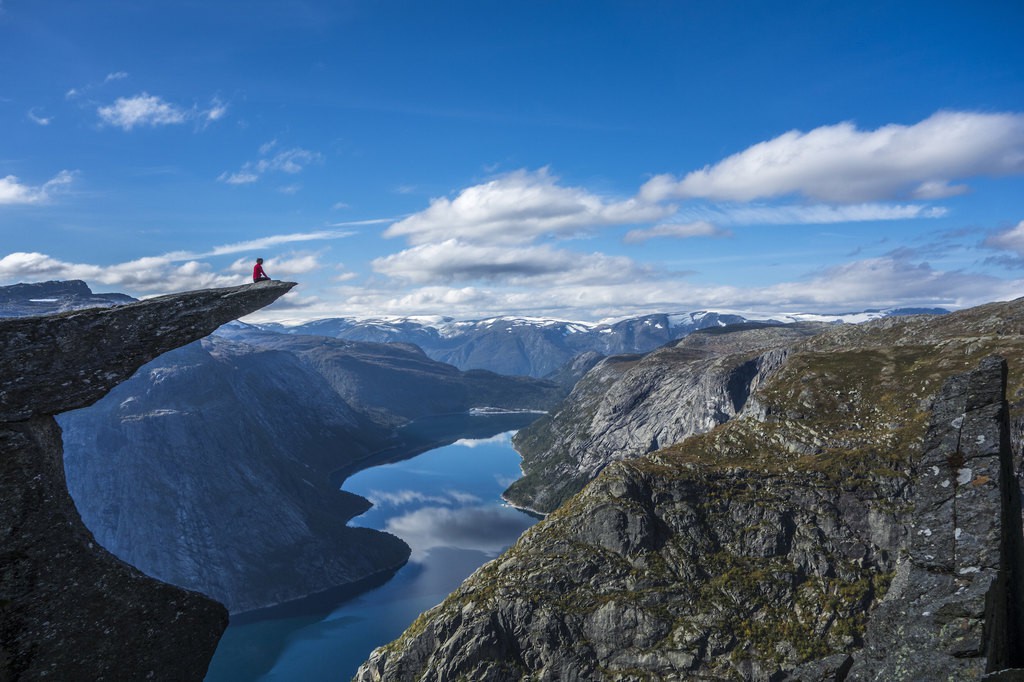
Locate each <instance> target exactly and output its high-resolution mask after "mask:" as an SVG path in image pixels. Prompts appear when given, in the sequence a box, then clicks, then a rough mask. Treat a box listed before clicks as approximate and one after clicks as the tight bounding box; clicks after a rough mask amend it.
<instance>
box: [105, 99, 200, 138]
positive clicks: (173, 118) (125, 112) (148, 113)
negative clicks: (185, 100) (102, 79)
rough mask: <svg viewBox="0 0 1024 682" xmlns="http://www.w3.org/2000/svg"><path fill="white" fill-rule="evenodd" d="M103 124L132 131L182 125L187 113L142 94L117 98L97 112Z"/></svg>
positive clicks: (161, 100) (168, 103)
mask: <svg viewBox="0 0 1024 682" xmlns="http://www.w3.org/2000/svg"><path fill="white" fill-rule="evenodd" d="M97 113H99V115H100V118H101V119H102V120H103V122H104V123H106V124H108V125H112V126H116V127H118V128H121V129H122V130H132V129H133V128H135V127H137V126H149V127H153V128H155V127H156V126H162V125H175V124H179V123H184V122H185V121H186V120H187V119H188V112H187V111H185V110H184V109H181V108H180V107H177V106H175V105H174V104H171V103H170V102H166V101H164V100H163V99H161V98H160V97H157V96H156V95H150V94H149V93H146V92H143V93H141V94H138V95H135V96H134V97H119V98H117V100H115V101H114V103H113V104H111V105H109V106H105V107H100V108H99V109H98V110H97Z"/></svg>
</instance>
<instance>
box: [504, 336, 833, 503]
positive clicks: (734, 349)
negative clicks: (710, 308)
mask: <svg viewBox="0 0 1024 682" xmlns="http://www.w3.org/2000/svg"><path fill="white" fill-rule="evenodd" d="M823 329H824V328H823V327H822V326H819V325H809V324H793V325H786V326H781V325H773V326H768V325H756V324H752V325H737V326H734V327H726V328H712V329H709V330H705V331H697V332H694V333H693V334H691V335H689V336H687V337H685V338H683V339H682V340H680V341H677V342H676V343H674V344H672V345H669V346H665V347H663V348H660V349H658V350H656V351H654V352H652V353H649V354H648V355H645V356H629V355H627V356H613V357H610V358H606V359H605V360H604V361H602V362H601V363H600V364H598V365H597V367H595V368H594V369H592V370H590V372H588V373H587V374H586V375H585V376H584V377H583V378H582V379H581V380H580V381H579V383H577V384H576V386H575V388H574V389H573V391H572V393H571V394H570V395H569V397H568V398H566V399H565V400H564V401H563V402H562V403H561V405H559V406H558V407H557V408H556V409H555V410H553V411H552V413H551V414H550V415H548V416H545V417H542V418H541V419H539V420H537V421H536V422H534V423H533V424H531V425H530V426H529V427H527V428H525V429H523V430H521V431H519V433H518V434H516V436H515V440H514V441H513V442H514V444H515V447H516V449H517V450H518V451H519V453H520V454H521V455H522V457H523V465H522V467H523V477H522V478H521V479H519V480H518V481H516V482H515V483H513V484H512V486H510V487H509V489H508V490H507V491H506V492H505V498H506V499H507V500H509V501H510V502H512V503H513V504H515V505H517V506H519V507H525V508H528V509H532V510H535V511H538V512H542V513H549V512H551V511H553V510H554V509H556V508H557V507H558V505H559V504H561V503H562V502H564V501H565V500H566V499H568V498H569V497H571V496H572V495H574V494H576V493H577V492H579V491H580V489H581V488H583V486H584V485H586V483H587V482H589V481H590V480H591V479H593V478H594V477H595V476H596V475H597V474H598V473H599V472H600V471H601V469H603V468H604V467H605V466H607V465H608V464H609V463H611V462H614V461H618V460H622V459H632V458H635V457H639V456H640V455H643V454H646V453H648V452H653V451H655V450H657V449H658V448H660V447H663V446H665V445H670V444H672V443H676V442H678V441H680V440H682V439H683V438H686V437H687V436H690V435H693V434H696V433H704V432H705V431H709V430H711V429H712V428H714V427H715V426H717V425H719V424H722V423H724V422H725V421H727V420H728V419H730V418H732V417H733V416H734V415H735V414H736V413H737V412H739V411H740V410H741V409H742V408H743V407H744V405H745V404H746V401H747V397H748V396H749V395H750V393H751V391H753V390H754V389H756V388H757V386H758V385H760V383H761V382H762V381H763V380H764V379H765V377H767V376H769V375H770V374H771V373H772V372H773V371H774V370H775V369H777V368H778V367H779V366H780V365H781V364H782V362H783V361H784V360H785V357H786V349H787V348H788V347H789V346H792V345H793V344H794V343H796V342H797V341H798V340H800V339H803V338H806V337H807V336H809V335H812V334H815V333H818V332H820V331H822V330H823Z"/></svg>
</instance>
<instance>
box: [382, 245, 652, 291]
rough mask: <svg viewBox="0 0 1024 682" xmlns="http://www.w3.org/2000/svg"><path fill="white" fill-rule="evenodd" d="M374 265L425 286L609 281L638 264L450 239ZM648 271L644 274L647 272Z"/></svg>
mask: <svg viewBox="0 0 1024 682" xmlns="http://www.w3.org/2000/svg"><path fill="white" fill-rule="evenodd" d="M372 265H373V269H374V270H375V271H377V272H380V273H382V274H385V275H388V276H390V277H396V278H399V279H402V280H406V281H409V282H416V283H421V284H426V283H441V282H472V281H491V282H494V281H501V282H504V283H506V284H516V283H524V282H527V281H530V282H533V283H534V284H540V283H541V282H555V281H557V282H562V283H565V282H575V283H582V282H586V281H598V282H607V281H610V280H618V279H622V278H630V279H632V278H634V277H635V276H636V275H637V274H638V272H639V270H640V268H638V266H637V265H636V264H635V263H634V262H633V261H632V260H631V259H629V258H626V257H623V256H609V255H606V254H602V253H590V254H584V253H579V252H575V251H568V250H564V249H555V248H553V247H551V246H550V245H547V244H541V245H538V246H516V247H511V246H501V245H495V246H491V245H482V244H466V243H463V242H461V241H459V240H457V239H449V240H447V241H444V242H440V243H437V244H422V245H420V246H415V247H413V248H411V249H406V250H405V251H400V252H398V253H395V254H391V255H390V256H384V257H381V258H377V259H375V260H374V261H373V262H372ZM645 274H646V273H645Z"/></svg>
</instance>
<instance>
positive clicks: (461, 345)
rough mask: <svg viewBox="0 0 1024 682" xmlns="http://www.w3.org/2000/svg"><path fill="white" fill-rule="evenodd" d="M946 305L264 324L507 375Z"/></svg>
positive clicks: (544, 372)
mask: <svg viewBox="0 0 1024 682" xmlns="http://www.w3.org/2000/svg"><path fill="white" fill-rule="evenodd" d="M945 312H948V311H946V310H943V309H921V308H915V309H909V308H903V309H889V310H867V311H860V312H851V313H842V314H835V315H822V314H811V313H806V314H805V313H764V312H757V311H724V310H723V311H710V310H701V311H694V312H679V313H654V314H651V315H642V316H638V317H630V318H626V319H623V320H618V321H614V322H600V323H594V322H579V321H569V320H558V319H551V318H537V317H515V316H508V317H492V318H487V319H482V320H455V319H453V318H448V317H396V318H386V317H377V318H363V319H359V318H350V317H337V318H329V319H323V320H315V321H313V322H307V323H305V324H300V325H296V326H283V325H264V326H263V328H264V329H268V330H273V331H278V332H283V333H288V334H313V335H318V336H329V337H334V338H341V339H348V340H351V341H367V342H373V343H411V344H415V345H416V346H419V347H420V348H421V349H423V351H424V352H425V353H426V354H427V355H428V356H429V357H431V358H433V359H435V360H440V361H442V362H447V363H449V364H452V365H455V366H456V367H458V368H459V369H463V370H468V369H487V370H491V371H493V372H498V373H501V374H519V375H528V376H533V377H544V376H548V375H550V374H552V373H553V372H556V371H557V370H559V369H560V368H562V367H563V366H565V365H566V363H568V362H569V361H570V360H572V359H573V358H574V357H576V356H577V355H579V354H580V353H585V352H597V353H601V354H602V355H618V354H623V353H646V352H648V351H651V350H654V349H655V348H658V347H659V346H662V345H664V344H666V343H668V342H669V341H673V340H675V339H679V338H682V337H684V336H686V335H687V334H690V333H691V332H694V331H696V330H698V329H704V328H707V327H721V326H725V325H729V324H742V323H744V322H757V323H762V324H765V323H767V324H788V323H791V322H823V323H841V322H845V323H857V322H864V321H866V320H871V319H875V318H878V317H886V316H890V315H907V314H921V313H930V314H940V313H945Z"/></svg>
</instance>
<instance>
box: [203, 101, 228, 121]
mask: <svg viewBox="0 0 1024 682" xmlns="http://www.w3.org/2000/svg"><path fill="white" fill-rule="evenodd" d="M227 114H228V105H227V104H225V103H224V102H222V101H220V99H218V98H216V97H214V98H213V100H212V101H211V102H210V108H209V109H206V110H205V111H203V112H202V115H203V118H205V119H206V120H207V121H208V122H212V121H219V120H220V119H222V118H224V117H225V116H227Z"/></svg>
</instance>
